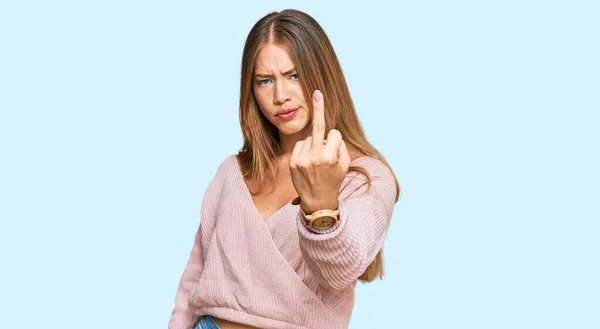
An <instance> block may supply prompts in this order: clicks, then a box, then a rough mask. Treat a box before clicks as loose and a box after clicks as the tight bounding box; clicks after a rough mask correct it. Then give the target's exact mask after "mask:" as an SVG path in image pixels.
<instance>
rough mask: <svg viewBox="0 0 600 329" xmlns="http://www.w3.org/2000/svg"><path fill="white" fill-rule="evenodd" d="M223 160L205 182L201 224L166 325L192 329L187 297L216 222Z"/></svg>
mask: <svg viewBox="0 0 600 329" xmlns="http://www.w3.org/2000/svg"><path fill="white" fill-rule="evenodd" d="M224 164H225V161H224V162H223V163H222V164H221V166H219V169H218V170H217V173H216V175H215V177H214V178H213V179H212V181H211V182H210V183H209V184H208V187H207V189H206V191H205V193H204V198H203V200H202V207H201V220H200V225H198V230H197V231H196V237H195V239H194V246H193V247H192V251H191V253H190V258H189V260H188V262H187V265H186V267H185V270H184V271H183V275H182V276H181V280H180V281H179V288H178V289H177V294H176V295H175V308H174V309H173V312H172V315H171V319H170V320H169V329H192V328H193V326H194V325H195V324H196V323H197V322H198V316H197V315H195V314H194V312H193V310H191V309H190V308H189V305H188V300H189V296H190V290H191V289H193V288H194V287H195V286H196V284H197V283H198V280H199V279H200V274H201V273H202V269H203V266H204V249H205V245H204V244H206V243H208V241H207V240H208V238H210V236H211V235H212V231H213V229H214V225H215V222H216V221H215V214H216V208H217V203H218V199H219V198H220V193H221V187H222V185H223V184H222V182H223V178H224V174H225V173H224V169H225V168H224ZM194 294H195V292H193V293H192V296H193V295H194Z"/></svg>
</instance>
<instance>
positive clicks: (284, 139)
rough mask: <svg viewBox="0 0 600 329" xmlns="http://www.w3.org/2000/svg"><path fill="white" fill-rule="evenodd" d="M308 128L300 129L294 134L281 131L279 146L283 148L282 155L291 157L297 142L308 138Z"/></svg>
mask: <svg viewBox="0 0 600 329" xmlns="http://www.w3.org/2000/svg"><path fill="white" fill-rule="evenodd" d="M307 132H308V130H306V129H305V130H302V131H299V132H297V133H295V134H293V135H286V134H282V133H281V132H279V148H280V150H281V154H280V156H282V157H286V158H289V157H290V156H291V155H292V151H294V146H296V142H298V141H301V140H304V139H306V137H308V135H307Z"/></svg>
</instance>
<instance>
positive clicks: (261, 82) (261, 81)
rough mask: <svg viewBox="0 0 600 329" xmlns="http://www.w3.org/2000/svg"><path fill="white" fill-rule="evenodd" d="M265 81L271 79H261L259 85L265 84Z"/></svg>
mask: <svg viewBox="0 0 600 329" xmlns="http://www.w3.org/2000/svg"><path fill="white" fill-rule="evenodd" d="M263 82H269V79H264V80H259V81H258V85H259V86H262V85H263Z"/></svg>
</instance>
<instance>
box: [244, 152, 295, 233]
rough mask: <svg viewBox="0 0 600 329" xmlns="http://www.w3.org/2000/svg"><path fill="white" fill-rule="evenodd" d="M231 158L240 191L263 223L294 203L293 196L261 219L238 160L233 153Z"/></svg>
mask: <svg viewBox="0 0 600 329" xmlns="http://www.w3.org/2000/svg"><path fill="white" fill-rule="evenodd" d="M233 158H234V160H235V167H236V172H237V174H236V175H237V177H238V178H239V179H240V184H241V187H242V190H243V191H242V192H243V193H244V195H245V196H246V199H248V201H249V202H250V205H251V206H252V209H253V211H254V214H256V217H258V219H260V220H261V221H262V222H264V223H267V222H270V221H272V219H273V217H275V216H277V215H279V213H281V212H283V211H284V210H285V209H287V208H288V207H289V206H294V205H292V201H294V199H295V198H294V199H292V200H290V201H288V202H287V203H286V204H285V205H283V206H282V207H280V208H279V209H277V210H275V212H274V213H272V214H271V215H269V216H268V217H267V218H264V219H263V218H262V215H261V213H260V211H259V210H258V208H257V207H256V203H254V199H253V198H252V194H251V193H250V190H249V189H248V185H247V184H246V180H245V179H244V175H243V174H242V167H241V166H240V161H239V159H238V157H237V155H234V156H233ZM294 207H298V206H294Z"/></svg>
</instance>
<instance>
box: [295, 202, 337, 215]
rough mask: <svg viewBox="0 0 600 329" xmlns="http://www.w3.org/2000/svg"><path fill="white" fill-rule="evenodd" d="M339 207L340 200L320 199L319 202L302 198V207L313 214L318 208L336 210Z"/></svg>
mask: <svg viewBox="0 0 600 329" xmlns="http://www.w3.org/2000/svg"><path fill="white" fill-rule="evenodd" d="M337 207H338V200H337V199H336V200H328V201H319V202H310V201H308V202H305V201H304V200H302V199H300V208H302V210H303V211H304V212H305V213H307V214H312V213H314V212H315V211H318V210H324V209H326V210H335V209H337Z"/></svg>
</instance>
